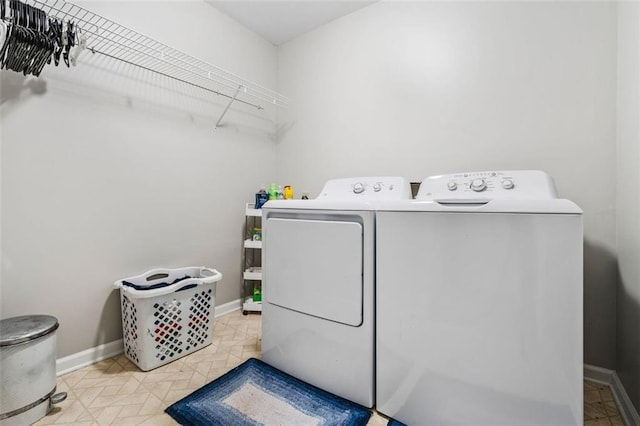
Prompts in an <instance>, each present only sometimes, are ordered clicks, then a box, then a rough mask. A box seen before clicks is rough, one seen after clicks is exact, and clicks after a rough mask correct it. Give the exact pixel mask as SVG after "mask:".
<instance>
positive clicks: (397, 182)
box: [317, 176, 411, 200]
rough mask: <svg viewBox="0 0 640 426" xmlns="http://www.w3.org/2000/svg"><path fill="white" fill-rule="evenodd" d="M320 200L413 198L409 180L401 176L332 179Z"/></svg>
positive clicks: (323, 189) (325, 185) (321, 194)
mask: <svg viewBox="0 0 640 426" xmlns="http://www.w3.org/2000/svg"><path fill="white" fill-rule="evenodd" d="M317 199H318V200H322V199H326V200H404V199H411V184H410V183H409V180H407V179H405V178H403V177H399V176H386V177H375V176H374V177H355V178H345V179H332V180H329V181H327V183H325V184H324V187H323V188H322V192H321V193H320V195H319V196H318V198H317Z"/></svg>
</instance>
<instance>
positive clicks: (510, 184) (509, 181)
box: [502, 179, 515, 189]
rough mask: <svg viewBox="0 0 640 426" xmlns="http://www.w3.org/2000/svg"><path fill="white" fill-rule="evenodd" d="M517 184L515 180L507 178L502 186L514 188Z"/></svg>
mask: <svg viewBox="0 0 640 426" xmlns="http://www.w3.org/2000/svg"><path fill="white" fill-rule="evenodd" d="M514 186H515V185H514V184H513V181H512V180H511V179H506V180H503V181H502V187H503V188H504V189H513V187H514Z"/></svg>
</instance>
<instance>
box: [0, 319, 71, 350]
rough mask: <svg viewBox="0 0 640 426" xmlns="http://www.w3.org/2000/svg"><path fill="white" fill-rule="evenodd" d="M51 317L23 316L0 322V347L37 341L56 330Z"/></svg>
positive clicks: (55, 321)
mask: <svg viewBox="0 0 640 426" xmlns="http://www.w3.org/2000/svg"><path fill="white" fill-rule="evenodd" d="M58 325H59V324H58V319H57V318H56V317H53V316H51V315H23V316H20V317H13V318H7V319H3V320H0V346H11V345H17V344H19V343H25V342H28V341H30V340H34V339H38V338H40V337H43V336H46V335H47V334H49V333H53V332H54V331H56V329H57V328H58Z"/></svg>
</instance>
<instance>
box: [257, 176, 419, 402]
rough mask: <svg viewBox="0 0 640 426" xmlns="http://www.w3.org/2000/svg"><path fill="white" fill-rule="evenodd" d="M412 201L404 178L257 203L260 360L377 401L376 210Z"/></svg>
mask: <svg viewBox="0 0 640 426" xmlns="http://www.w3.org/2000/svg"><path fill="white" fill-rule="evenodd" d="M410 198H411V188H410V184H409V182H408V181H407V180H406V179H404V178H400V177H362V178H350V179H335V180H330V181H328V182H327V183H326V184H325V186H324V188H323V189H322V192H321V194H320V195H319V196H318V197H317V198H316V199H314V200H274V201H269V202H267V203H266V204H265V206H264V207H263V212H262V217H263V230H262V231H263V262H262V265H263V301H262V359H263V360H264V361H265V362H267V363H268V364H270V365H272V366H274V367H276V368H278V369H280V370H282V371H284V372H286V373H288V374H290V375H292V376H294V377H297V378H299V379H301V380H303V381H305V382H307V383H310V384H312V385H314V386H317V387H319V388H321V389H324V390H326V391H328V392H331V393H333V394H336V395H338V396H341V397H343V398H346V399H348V400H350V401H354V402H357V403H358V404H361V405H363V406H366V407H372V406H373V404H374V360H375V355H374V350H375V348H374V333H375V328H374V325H375V322H374V320H375V318H374V313H375V312H374V297H375V294H374V289H375V287H374V286H375V267H374V256H375V208H376V205H377V203H378V202H380V201H382V200H401V199H410Z"/></svg>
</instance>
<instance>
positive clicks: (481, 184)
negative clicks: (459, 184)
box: [470, 178, 487, 192]
mask: <svg viewBox="0 0 640 426" xmlns="http://www.w3.org/2000/svg"><path fill="white" fill-rule="evenodd" d="M470 187H471V189H472V190H474V191H475V192H482V191H484V190H485V189H487V183H486V182H485V181H484V179H480V178H477V179H474V180H472V181H471V185H470Z"/></svg>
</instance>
